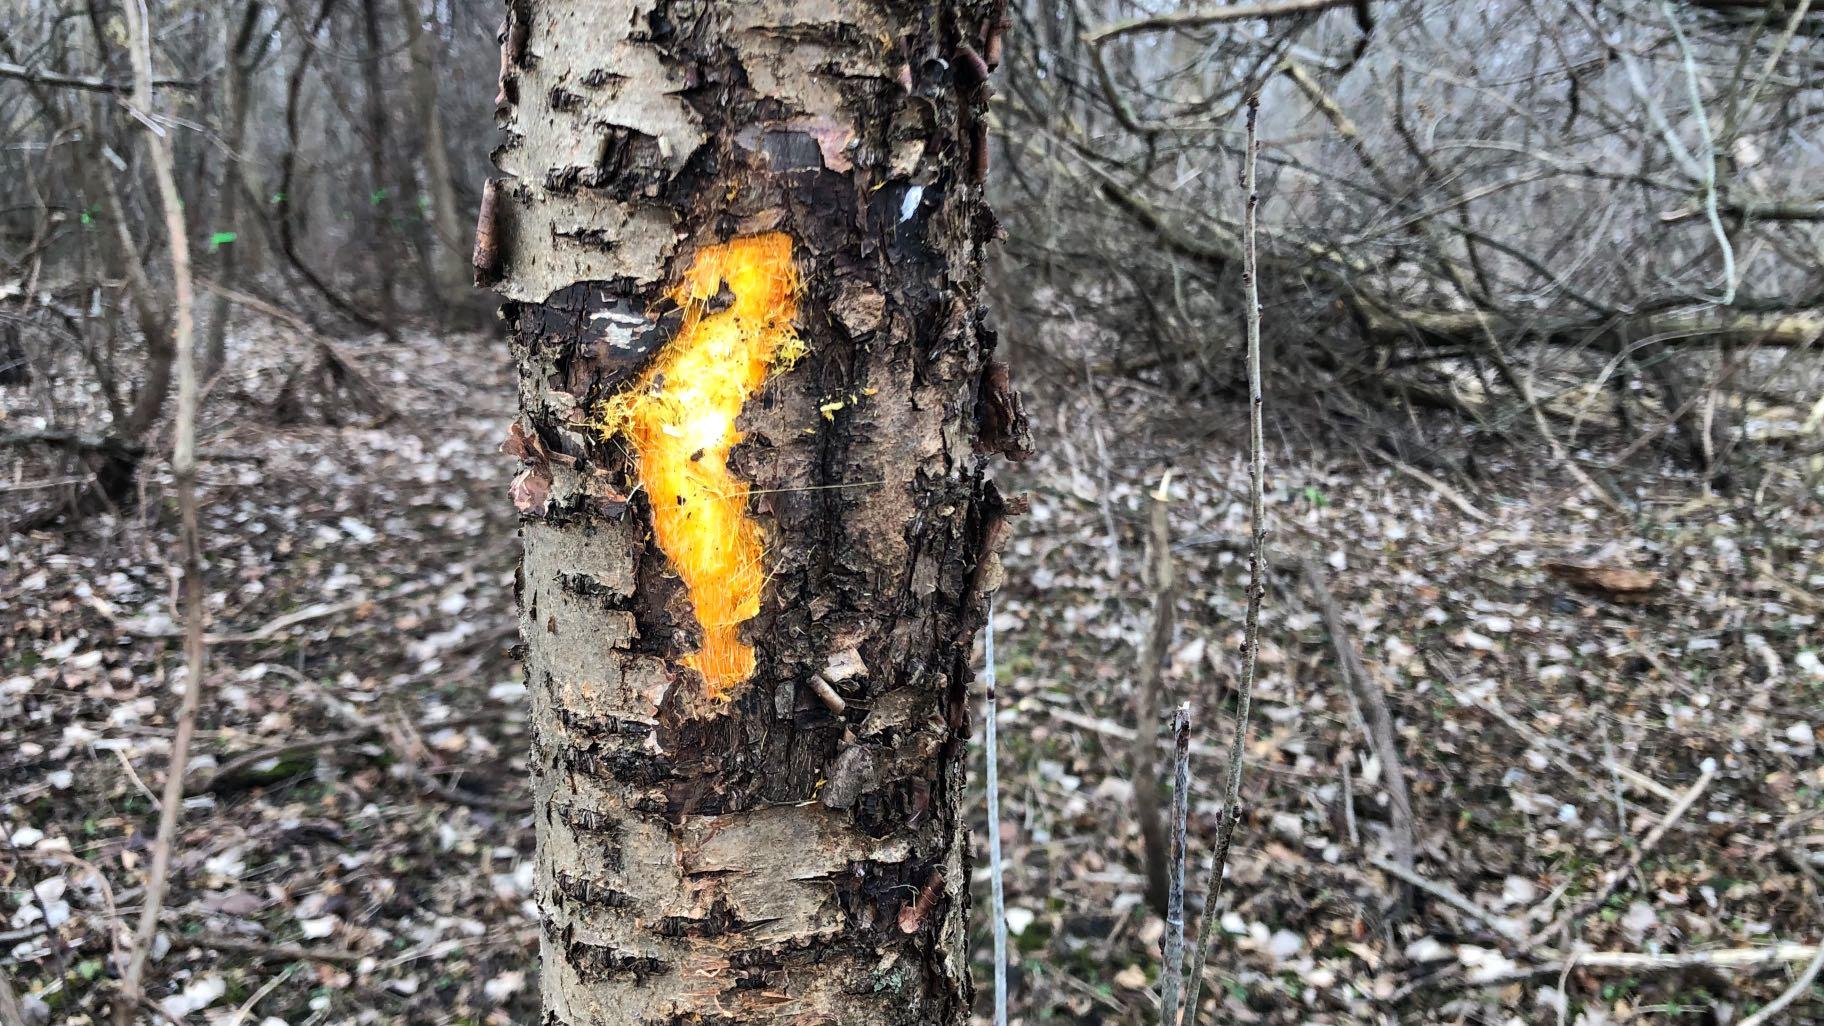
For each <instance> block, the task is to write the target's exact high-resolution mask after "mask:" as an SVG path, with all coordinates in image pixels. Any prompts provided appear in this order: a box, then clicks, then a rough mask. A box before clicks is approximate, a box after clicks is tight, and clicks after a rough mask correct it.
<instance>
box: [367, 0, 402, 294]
mask: <svg viewBox="0 0 1824 1026" xmlns="http://www.w3.org/2000/svg"><path fill="white" fill-rule="evenodd" d="M361 31H362V36H363V38H364V39H365V40H366V43H367V53H365V54H363V55H362V60H361V78H362V85H363V87H364V88H363V90H362V91H363V92H365V93H366V94H367V95H366V97H365V110H366V116H367V178H368V187H369V188H370V189H372V190H373V191H372V192H371V193H370V194H369V195H368V209H369V212H370V213H371V214H372V217H373V225H374V238H373V246H374V257H375V259H374V261H373V268H374V281H375V282H376V283H377V284H378V285H379V287H380V297H379V315H380V321H381V323H383V324H386V325H388V327H389V328H391V327H394V326H397V325H398V323H399V316H398V313H399V311H398V296H397V293H396V291H395V273H396V271H397V269H398V263H399V253H400V250H401V249H402V248H403V247H402V246H401V245H400V243H401V241H402V240H401V238H400V234H399V230H398V226H396V225H395V224H393V211H394V210H395V209H396V208H397V204H398V202H399V197H398V195H396V194H397V193H398V191H399V190H398V189H397V188H395V183H394V181H393V177H392V175H391V174H389V173H388V171H387V165H386V135H387V132H386V113H387V101H386V75H385V74H384V68H383V67H382V66H381V65H382V63H383V62H384V61H385V60H386V47H385V45H384V43H383V42H382V40H381V38H380V12H379V10H378V4H377V3H376V2H375V0H367V2H365V3H363V4H361Z"/></svg>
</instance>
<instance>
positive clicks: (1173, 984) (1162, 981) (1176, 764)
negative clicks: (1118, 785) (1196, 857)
mask: <svg viewBox="0 0 1824 1026" xmlns="http://www.w3.org/2000/svg"><path fill="white" fill-rule="evenodd" d="M1190 818H1191V707H1190V705H1189V704H1188V703H1186V704H1183V705H1180V706H1179V707H1178V714H1177V715H1176V716H1174V717H1173V718H1172V865H1171V871H1172V880H1171V888H1170V890H1169V892H1168V894H1167V896H1166V903H1165V909H1166V910H1165V965H1164V967H1163V968H1162V969H1161V970H1160V972H1159V1006H1160V1009H1161V1010H1162V1013H1163V1014H1161V1015H1160V1017H1159V1021H1160V1023H1161V1024H1162V1026H1174V1024H1175V1023H1177V1021H1178V999H1179V997H1180V996H1181V994H1182V992H1183V990H1184V864H1185V854H1186V851H1185V849H1186V842H1187V840H1188V838H1187V834H1188V833H1189V827H1190Z"/></svg>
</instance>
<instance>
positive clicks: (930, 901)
mask: <svg viewBox="0 0 1824 1026" xmlns="http://www.w3.org/2000/svg"><path fill="white" fill-rule="evenodd" d="M943 893H944V871H943V870H941V869H933V870H931V876H930V878H929V879H927V880H926V881H925V886H924V889H923V890H920V891H919V892H918V898H917V899H916V900H914V901H912V902H910V903H908V904H907V905H906V907H905V908H903V909H900V910H899V932H901V933H917V932H918V929H919V927H921V926H923V925H925V919H926V917H928V916H929V915H930V914H931V909H932V908H933V907H935V906H936V905H937V899H938V898H939V897H941V896H942V895H943Z"/></svg>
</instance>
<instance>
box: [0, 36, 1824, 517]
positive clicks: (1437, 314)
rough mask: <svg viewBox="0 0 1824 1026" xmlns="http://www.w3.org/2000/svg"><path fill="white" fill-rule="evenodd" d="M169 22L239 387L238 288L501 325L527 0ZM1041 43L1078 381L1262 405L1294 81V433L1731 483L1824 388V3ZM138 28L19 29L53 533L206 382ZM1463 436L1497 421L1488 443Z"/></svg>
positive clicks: (271, 296)
mask: <svg viewBox="0 0 1824 1026" xmlns="http://www.w3.org/2000/svg"><path fill="white" fill-rule="evenodd" d="M155 6H158V7H160V8H161V10H160V11H159V12H158V13H159V18H158V23H159V24H160V25H161V26H163V28H162V30H161V32H160V35H159V38H158V40H157V45H158V47H159V52H158V54H157V62H158V73H159V75H160V77H161V78H162V79H163V80H164V86H163V87H164V88H165V89H167V90H168V91H170V93H171V94H172V95H173V101H172V102H173V104H174V107H175V108H176V109H177V110H178V111H179V112H180V113H179V122H178V123H177V124H176V125H174V126H172V127H173V130H174V131H175V132H176V135H177V138H176V144H177V151H178V154H179V160H180V161H181V165H182V171H183V181H184V184H185V188H186V194H187V199H188V202H189V213H190V224H191V225H192V226H193V230H194V231H195V232H196V235H197V237H196V239H194V240H193V242H194V243H195V248H196V249H197V251H198V252H199V254H200V259H199V273H200V274H201V275H202V276H203V278H204V279H205V280H206V283H207V284H208V285H211V286H213V290H212V291H211V293H210V295H209V296H208V297H207V301H206V304H205V306H206V310H205V315H204V318H203V321H204V323H203V325H202V333H201V342H200V343H199V345H200V346H201V347H202V349H203V353H202V354H201V356H202V362H203V366H205V367H206V368H208V369H210V370H211V371H219V370H220V369H222V368H223V367H225V366H228V365H230V364H231V363H232V354H231V349H232V346H231V345H230V344H229V341H228V340H229V337H230V335H231V333H232V329H233V325H234V323H235V320H236V317H237V305H239V306H244V305H245V304H237V302H236V300H235V299H234V298H233V297H234V296H235V295H237V294H239V295H245V296H252V297H254V298H256V299H259V300H262V301H264V302H267V303H269V304H271V305H274V306H278V307H280V308H282V309H284V310H286V311H289V312H291V313H293V314H295V315H297V316H298V317H301V318H303V319H304V320H305V321H307V322H308V323H310V324H311V325H313V326H314V327H315V328H317V329H320V330H321V331H323V332H325V333H328V334H332V335H333V334H346V333H350V332H374V331H379V332H386V333H388V334H389V335H390V334H391V333H393V332H395V331H396V330H397V329H398V327H399V326H400V325H401V324H404V323H407V322H418V323H422V324H425V325H427V326H432V327H435V328H455V327H461V326H467V325H471V324H473V323H476V318H477V317H478V316H484V315H485V313H486V311H487V309H488V304H487V302H486V301H485V300H484V299H482V298H480V297H479V295H478V294H477V293H475V292H474V291H473V290H472V289H471V288H470V287H469V286H468V283H467V271H466V269H465V266H464V263H465V261H464V255H465V254H466V253H467V251H468V249H469V247H470V245H471V244H472V232H473V229H472V227H471V226H472V224H473V213H474V210H475V207H476V205H477V203H478V198H479V187H480V184H481V182H482V181H483V178H484V174H485V160H486V152H485V151H486V149H487V148H488V145H487V143H486V142H485V140H488V139H490V138H491V137H492V136H491V133H492V131H493V129H492V126H491V123H490V117H491V109H492V104H491V103H490V102H489V96H490V95H492V91H493V90H494V89H495V86H496V83H495V82H494V80H493V76H492V75H491V74H489V72H488V71H484V70H483V69H489V70H491V69H492V68H493V66H494V63H495V56H494V54H495V51H496V49H497V45H498V44H497V40H496V38H495V36H496V32H497V31H498V25H499V19H500V8H499V6H498V5H497V4H495V3H491V2H486V0H398V2H396V3H394V2H380V0H234V2H226V3H219V4H218V3H196V2H183V0H172V2H169V3H164V4H156V5H155ZM1010 18H1011V20H1012V22H1013V31H1011V32H1009V33H1008V36H1007V39H1008V43H1007V45H1008V47H1009V48H1010V49H1009V53H1008V59H1007V60H1006V61H1005V64H1006V71H1005V73H1004V75H1003V76H1002V82H1001V85H1000V87H999V90H1000V92H999V95H997V96H996V97H995V100H994V112H995V117H994V127H995V128H996V129H997V131H998V138H999V145H998V147H997V152H996V167H995V169H994V173H993V174H992V175H991V181H992V182H993V183H994V188H995V192H996V194H997V198H998V203H997V209H998V210H999V212H1000V214H1001V217H1002V220H1003V221H1004V222H1005V224H1006V226H1007V228H1008V236H1009V242H1008V245H1007V247H1006V248H1005V255H1004V257H1003V259H1002V262H1001V267H1000V271H999V275H998V281H997V284H998V292H999V293H1000V297H1001V302H1000V304H999V309H1000V310H1001V311H1002V321H1003V323H1005V324H1008V325H1010V326H1013V330H1011V331H1010V332H1009V334H1010V336H1011V337H1012V339H1013V341H1014V344H1015V345H1016V346H1017V347H1018V348H1019V349H1020V350H1021V351H1022V353H1023V354H1024V355H1025V357H1026V358H1027V359H1029V360H1033V361H1036V362H1038V364H1039V365H1040V366H1041V367H1050V368H1055V369H1060V370H1063V371H1064V372H1065V377H1066V379H1080V378H1081V377H1082V376H1083V375H1091V376H1126V377H1133V378H1138V379H1143V380H1148V381H1151V382H1154V383H1157V384H1159V385H1162V386H1164V387H1168V388H1170V389H1173V390H1175V391H1179V392H1182V393H1184V394H1203V395H1208V396H1218V395H1233V394H1235V392H1236V389H1237V382H1238V378H1237V373H1238V371H1237V369H1236V368H1237V367H1238V366H1239V364H1238V362H1237V360H1236V359H1235V352H1236V350H1235V346H1236V345H1237V344H1238V342H1237V340H1238V338H1239V335H1240V333H1239V331H1238V328H1237V325H1238V320H1237V315H1236V311H1235V310H1234V309H1233V304H1232V303H1231V302H1230V301H1229V300H1226V299H1224V298H1223V297H1224V296H1225V295H1233V294H1234V290H1233V289H1232V288H1229V287H1228V286H1229V285H1231V284H1232V283H1233V282H1232V279H1233V278H1234V277H1235V275H1236V273H1237V271H1236V266H1237V260H1236V252H1237V250H1236V245H1237V225H1236V222H1235V214H1234V210H1235V209H1236V208H1235V204H1234V203H1233V202H1232V200H1233V196H1234V179H1235V175H1236V153H1237V146H1238V142H1237V138H1236V134H1235V133H1236V131H1237V129H1236V127H1235V126H1236V123H1237V120H1236V117H1235V116H1234V113H1235V110H1236V109H1237V105H1239V104H1240V103H1241V102H1242V100H1243V98H1244V97H1245V96H1246V95H1247V94H1249V93H1250V92H1253V91H1256V90H1258V91H1261V92H1262V94H1263V110H1264V112H1265V113H1264V115H1263V136H1264V144H1265V145H1264V153H1263V158H1262V160H1263V175H1264V176H1265V178H1264V180H1263V192H1264V197H1265V202H1264V207H1263V212H1262V223H1263V229H1262V230H1263V238H1262V245H1263V253H1262V259H1263V267H1264V270H1263V279H1264V280H1263V282H1262V287H1263V291H1264V295H1265V302H1266V305H1267V308H1268V310H1267V313H1268V315H1267V334H1268V338H1267V344H1268V353H1269V363H1270V367H1269V374H1270V375H1271V376H1272V377H1273V378H1274V379H1275V381H1276V385H1277V394H1279V395H1281V396H1282V397H1285V398H1287V399H1290V400H1296V401H1294V402H1288V403H1285V404H1282V407H1281V408H1282V409H1285V408H1288V407H1297V408H1301V409H1305V410H1307V411H1317V412H1320V413H1321V414H1322V415H1323V416H1322V417H1321V418H1318V419H1317V420H1315V421H1312V422H1313V423H1327V424H1331V425H1336V424H1342V425H1345V426H1348V427H1350V428H1351V429H1352V430H1353V428H1354V427H1355V426H1357V425H1361V424H1368V425H1372V430H1371V431H1370V432H1369V433H1367V434H1365V435H1360V436H1358V437H1362V438H1365V439H1369V440H1371V441H1372V442H1373V444H1374V445H1375V446H1377V447H1379V448H1381V449H1382V450H1384V451H1385V452H1388V453H1390V454H1392V455H1394V456H1395V457H1397V458H1400V459H1402V460H1405V461H1407V462H1409V463H1413V464H1415V465H1421V464H1436V463H1438V461H1440V460H1444V461H1446V462H1448V463H1450V464H1451V465H1452V466H1453V467H1459V468H1462V467H1467V468H1468V472H1470V473H1473V472H1474V468H1473V464H1474V445H1475V442H1476V440H1477V439H1484V440H1486V439H1496V438H1503V437H1511V436H1515V435H1520V436H1536V437H1537V438H1538V439H1539V440H1540V441H1542V442H1543V443H1544V444H1545V445H1546V447H1547V450H1548V451H1549V452H1550V453H1552V455H1553V456H1554V458H1556V459H1559V460H1564V459H1566V458H1567V453H1568V452H1569V450H1570V448H1574V447H1575V445H1576V444H1577V443H1578V440H1579V439H1580V438H1581V437H1585V436H1587V435H1588V433H1589V432H1592V431H1600V430H1603V429H1605V428H1607V429H1615V430H1617V431H1619V432H1620V433H1621V434H1622V435H1625V436H1626V440H1628V441H1632V442H1634V443H1637V444H1635V445H1634V446H1633V448H1632V451H1631V452H1630V455H1633V454H1636V453H1640V452H1643V451H1645V452H1647V453H1649V454H1651V453H1656V452H1666V453H1669V454H1671V455H1673V456H1675V457H1676V458H1678V459H1679V460H1680V461H1682V462H1683V464H1684V465H1686V466H1689V467H1691V468H1694V469H1696V470H1698V471H1699V472H1701V473H1703V474H1705V475H1707V476H1708V477H1709V478H1711V479H1712V480H1713V481H1714V482H1715V483H1717V484H1727V483H1728V482H1729V477H1730V469H1731V455H1732V453H1733V452H1734V451H1735V447H1736V446H1737V444H1738V443H1739V441H1740V440H1741V437H1742V431H1743V427H1744V423H1745V422H1746V421H1749V420H1752V419H1753V417H1754V414H1755V412H1756V410H1758V409H1760V408H1762V407H1777V406H1780V405H1782V404H1785V403H1789V402H1790V401H1792V400H1794V399H1795V394H1789V390H1787V389H1785V388H1784V387H1783V385H1784V384H1789V383H1792V382H1794V381H1796V380H1797V379H1796V378H1795V377H1794V376H1793V375H1792V373H1790V372H1791V371H1793V370H1794V368H1795V367H1798V366H1801V365H1803V364H1804V363H1805V361H1803V360H1801V359H1799V357H1798V356H1797V355H1795V354H1796V353H1797V352H1798V351H1800V350H1803V349H1805V348H1807V347H1809V346H1811V345H1812V344H1813V343H1815V341H1816V340H1817V337H1818V335H1819V333H1820V331H1821V330H1824V271H1821V270H1820V266H1821V256H1820V254H1821V253H1824V188H1820V187H1819V186H1818V184H1817V183H1818V181H1819V179H1820V167H1821V165H1824V152H1821V151H1820V144H1819V138H1820V132H1819V127H1820V119H1821V118H1824V113H1821V112H1820V97H1821V96H1824V89H1820V88H1818V87H1817V85H1816V83H1818V82H1819V81H1821V80H1824V75H1820V72H1821V71H1824V68H1821V67H1820V64H1821V59H1820V56H1819V53H1820V48H1819V46H1818V41H1819V39H1820V37H1821V36H1824V9H1817V8H1815V7H1814V6H1813V5H1811V4H1809V3H1802V2H1786V0H1765V2H1760V0H1754V2H1746V0H1745V2H1735V0H1729V2H1722V0H1707V2H1699V3H1692V2H1677V3H1674V2H1670V0H1609V2H1602V3H1594V4H1590V3H1569V4H1567V3H1541V2H1536V0H1505V2H1500V3H1490V4H1465V3H1449V2H1399V3H1369V2H1347V3H1346V2H1342V0H1277V2H1273V0H1269V2H1262V3H1252V4H1240V5H1230V6H1220V5H1203V4H1175V3H1167V2H1156V3H1145V4H1136V3H1127V2H1107V3H1100V4H1092V3H1086V2H1082V0H1071V2H1063V3H1060V2H1055V0H1028V2H1024V3H1014V4H1013V5H1012V7H1011V9H1010ZM120 26H121V19H120V16H119V11H118V10H117V9H116V8H115V5H113V4H111V3H108V2H106V0H8V13H7V29H8V30H7V32H6V33H5V34H4V37H3V38H0V83H3V85H0V124H3V125H4V126H5V132H4V136H5V139H6V143H5V145H4V147H3V148H0V380H4V381H6V382H9V383H11V384H13V385H15V386H18V387H22V388H29V389H31V390H32V393H33V395H34V396H35V397H36V403H37V412H36V414H35V415H34V416H33V417H32V418H30V419H28V420H24V421H22V420H20V419H19V418H18V417H17V416H14V417H13V418H12V419H11V420H10V421H9V422H8V423H7V425H6V427H5V431H4V439H5V444H6V445H7V446H8V447H10V448H15V449H16V448H19V447H21V446H29V447H32V448H33V449H34V451H35V457H34V458H37V459H51V460H53V461H54V462H56V463H57V464H58V465H59V467H60V469H61V473H60V474H58V475H54V476H57V477H81V478H84V480H83V482H82V483H80V484H72V485H69V486H66V487H64V488H63V489H62V491H60V492H57V493H56V494H39V495H37V496H35V497H34V499H35V502H36V504H37V506H41V507H43V508H44V509H45V510H48V511H51V512H60V511H67V510H70V509H76V510H82V509H93V508H98V507H100V506H103V505H106V504H109V503H117V502H119V501H120V500H121V499H122V498H123V497H124V496H125V495H126V490H127V489H129V488H130V484H131V481H132V480H133V465H134V463H135V461H136V460H137V459H138V454H139V451H140V447H141V446H142V445H143V443H144V439H145V436H146V433H147V432H148V431H149V430H150V429H151V428H153V426H154V425H155V424H157V423H158V421H159V418H160V415H161V413H162V412H163V411H164V410H165V405H166V404H165V395H166V393H167V391H168V390H169V384H168V379H169V374H168V371H167V368H168V367H169V363H170V341H169V339H170V325H169V324H168V323H167V321H168V314H167V307H168V304H167V303H166V302H165V301H163V299H162V298H161V296H162V292H161V291H160V289H159V282H160V281H162V279H163V278H164V276H165V269H164V261H165V258H164V252H165V246H164V243H163V240H162V239H161V238H160V237H159V230H158V228H157V224H158V219H157V218H155V217H152V216H149V214H150V211H149V207H148V196H149V192H148V188H147V176H146V171H145V161H144V159H143V155H142V153H141V146H140V142H139V140H137V139H136V137H135V134H134V132H133V131H131V125H130V124H129V122H130V121H131V119H132V118H133V116H134V115H133V114H132V113H131V112H130V111H129V110H127V109H126V107H125V105H124V104H123V103H122V102H121V98H122V95H123V94H122V92H121V90H122V86H123V83H124V82H125V78H124V76H125V75H126V65H125V60H126V58H125V55H124V50H123V47H122V38H123V37H122V29H121V27H120ZM312 359H314V357H312ZM328 377H333V375H331V376H328ZM1807 380H1809V379H1808V378H1807ZM218 387H223V388H234V387H239V385H237V384H236V379H235V378H234V377H233V375H232V374H230V376H229V377H228V378H227V379H224V382H223V383H222V384H220V385H218ZM264 391H265V392H266V393H267V397H268V398H270V397H271V395H273V394H277V393H280V392H282V393H284V394H285V395H286V396H287V401H288V402H290V403H294V404H295V401H296V399H297V394H296V392H297V390H296V389H283V388H281V389H273V388H271V387H270V386H267V387H265V389H264ZM1438 411H1442V412H1443V413H1444V414H1445V415H1446V416H1445V417H1444V418H1443V421H1439V420H1436V419H1434V414H1435V413H1437V412H1438ZM1440 422H1446V423H1449V424H1450V426H1451V428H1452V430H1453V433H1454V429H1455V428H1456V427H1457V426H1459V424H1460V423H1462V422H1467V423H1469V424H1471V425H1473V426H1474V428H1475V430H1474V431H1472V432H1470V433H1469V434H1468V435H1455V436H1454V437H1456V438H1457V441H1456V442H1453V443H1452V444H1451V445H1449V446H1446V445H1444V444H1442V443H1441V442H1439V441H1438V440H1436V439H1432V438H1431V432H1430V430H1429V428H1428V425H1430V424H1434V423H1440ZM1465 438H1467V439H1468V442H1467V443H1465V442H1464V441H1463V439H1465ZM1447 450H1448V451H1447ZM1591 487H1596V488H1600V487H1604V486H1602V485H1600V484H1599V483H1592V485H1591ZM49 500H55V501H49ZM47 502H48V505H47ZM35 508H36V507H35Z"/></svg>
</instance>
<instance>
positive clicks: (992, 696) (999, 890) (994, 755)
mask: <svg viewBox="0 0 1824 1026" xmlns="http://www.w3.org/2000/svg"><path fill="white" fill-rule="evenodd" d="M982 679H983V680H984V681H985V682H986V683H987V685H988V694H987V696H986V697H985V698H984V699H983V700H982V704H983V706H984V707H985V709H984V712H983V720H984V721H985V726H984V727H983V730H982V747H983V749H985V752H984V753H983V759H984V761H985V762H986V769H985V771H984V772H983V774H982V776H983V778H984V780H985V781H986V791H987V803H988V890H989V894H990V896H991V901H992V904H993V906H994V907H993V909H992V910H991V912H992V914H993V916H994V1026H1007V894H1006V891H1005V889H1004V885H1003V883H1002V878H1001V877H1002V871H1001V773H1000V765H999V763H1000V752H999V745H998V744H997V743H996V738H995V715H996V712H997V707H998V706H999V704H1000V701H999V696H998V695H997V694H996V692H995V675H994V599H993V598H992V597H990V598H989V599H988V621H987V623H986V624H984V625H983V627H982Z"/></svg>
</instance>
